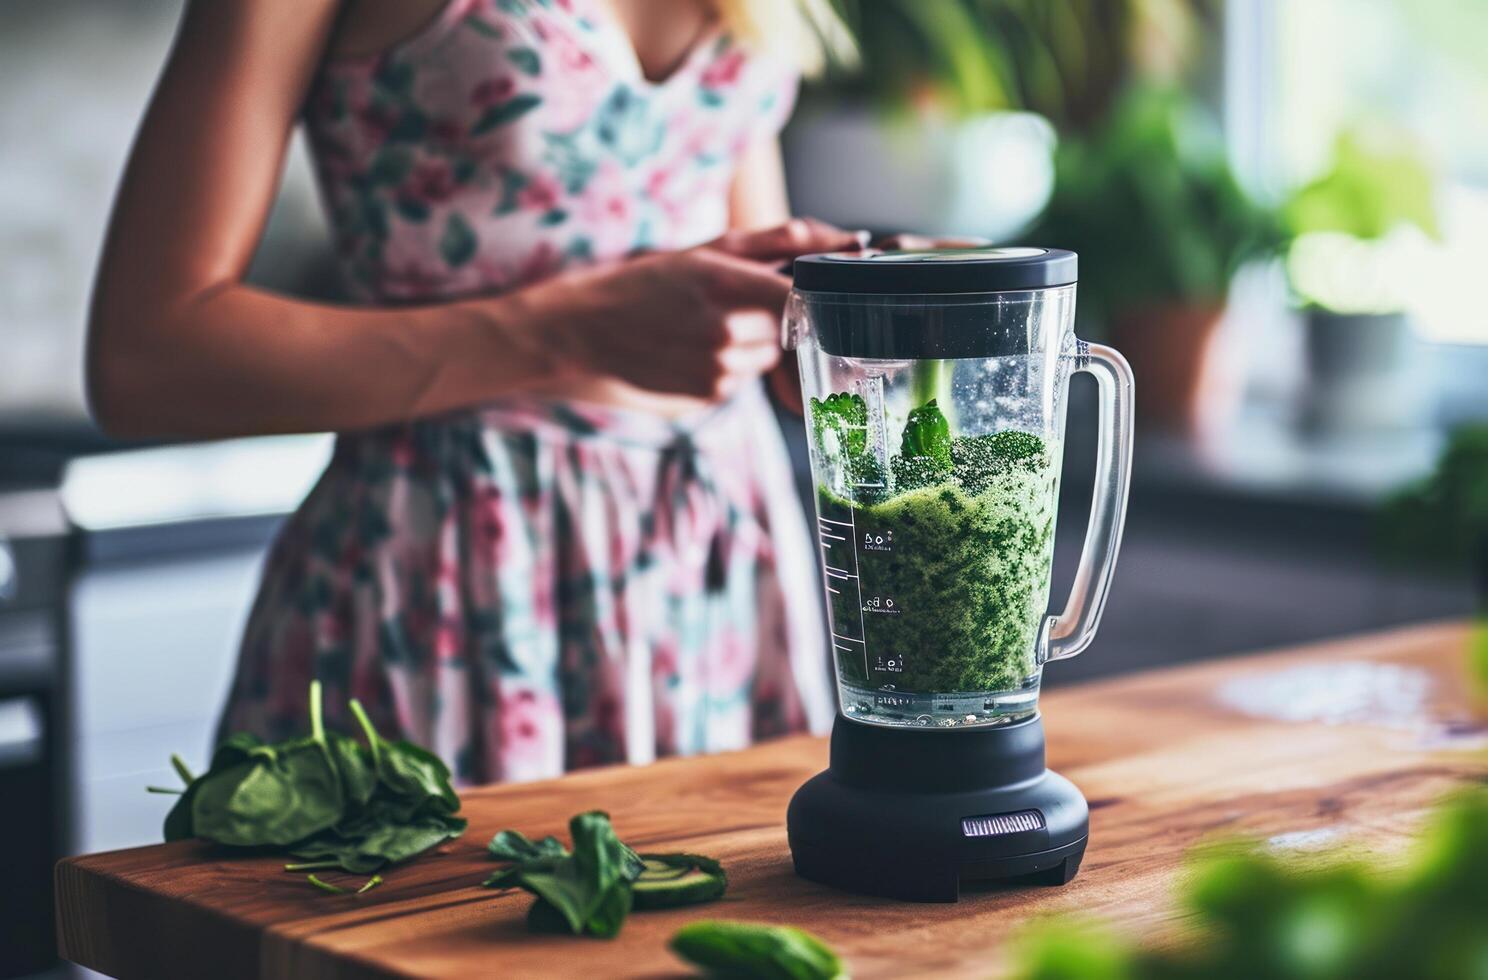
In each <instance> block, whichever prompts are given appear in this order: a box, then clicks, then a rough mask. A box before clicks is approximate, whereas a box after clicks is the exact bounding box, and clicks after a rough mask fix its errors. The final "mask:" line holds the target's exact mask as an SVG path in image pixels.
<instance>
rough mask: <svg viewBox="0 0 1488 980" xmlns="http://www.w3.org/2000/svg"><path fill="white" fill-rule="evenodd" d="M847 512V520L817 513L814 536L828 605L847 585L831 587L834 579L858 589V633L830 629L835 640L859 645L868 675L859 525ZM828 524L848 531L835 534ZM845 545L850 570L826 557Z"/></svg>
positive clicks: (845, 648)
mask: <svg viewBox="0 0 1488 980" xmlns="http://www.w3.org/2000/svg"><path fill="white" fill-rule="evenodd" d="M847 514H848V517H849V520H846V521H834V520H832V519H831V518H829V517H821V516H820V515H818V517H817V525H816V531H817V535H818V538H819V540H818V544H819V545H820V546H821V549H822V568H823V569H824V570H825V572H826V578H825V580H824V582H823V584H824V585H825V586H826V590H827V594H828V596H829V598H828V600H827V601H828V603H829V604H830V602H831V599H830V596H840V595H842V594H843V589H845V588H846V587H845V586H844V587H843V588H842V589H839V588H834V587H833V583H834V582H852V583H853V588H854V589H855V590H856V591H857V606H858V636H856V637H853V636H843V635H842V634H841V633H838V632H837V631H836V630H833V631H832V636H833V637H834V638H835V639H838V640H844V641H846V642H848V643H856V644H858V645H859V646H861V647H862V649H863V676H864V677H867V676H868V675H869V671H868V643H867V637H868V629H867V623H866V621H865V620H864V618H863V583H862V581H861V580H860V579H859V578H858V574H857V573H858V553H857V535H858V526H857V518H856V516H855V515H854V514H853V511H852V509H851V508H849V509H848V512H847ZM829 525H832V526H834V527H842V528H847V531H845V532H844V533H842V534H834V533H832V527H829ZM844 544H845V545H847V547H848V548H851V549H852V552H851V553H852V560H853V569H852V571H848V570H847V569H845V568H838V567H836V566H835V565H833V564H832V563H831V562H830V561H829V560H828V558H829V556H831V554H832V551H833V548H834V547H841V546H842V545H844ZM844 557H846V556H844ZM833 646H835V647H836V648H837V649H838V650H842V651H843V652H851V648H850V647H843V646H841V645H839V644H836V643H834V644H833Z"/></svg>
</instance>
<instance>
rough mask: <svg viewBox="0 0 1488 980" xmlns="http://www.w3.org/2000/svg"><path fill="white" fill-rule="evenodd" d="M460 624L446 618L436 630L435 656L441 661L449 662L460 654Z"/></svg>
mask: <svg viewBox="0 0 1488 980" xmlns="http://www.w3.org/2000/svg"><path fill="white" fill-rule="evenodd" d="M460 640H461V636H460V624H459V623H458V622H451V621H450V620H444V621H443V622H441V623H440V624H439V625H438V626H437V627H436V628H435V630H434V657H435V659H436V660H439V661H440V662H441V663H449V662H450V661H452V660H457V659H459V656H460V646H461V643H460Z"/></svg>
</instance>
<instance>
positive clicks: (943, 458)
mask: <svg viewBox="0 0 1488 980" xmlns="http://www.w3.org/2000/svg"><path fill="white" fill-rule="evenodd" d="M899 454H900V455H901V456H919V457H923V458H927V459H930V460H932V461H933V462H934V463H935V464H936V465H937V466H940V467H941V468H942V469H945V470H949V469H950V468H951V425H950V423H949V422H947V421H946V417H945V415H944V414H943V413H942V412H941V410H940V406H939V405H937V404H935V399H934V398H932V399H930V400H929V401H928V402H926V403H925V404H923V405H921V406H920V407H919V408H915V409H911V410H910V413H909V418H908V419H907V420H906V421H905V423H904V438H903V439H902V440H901V443H900V447H899Z"/></svg>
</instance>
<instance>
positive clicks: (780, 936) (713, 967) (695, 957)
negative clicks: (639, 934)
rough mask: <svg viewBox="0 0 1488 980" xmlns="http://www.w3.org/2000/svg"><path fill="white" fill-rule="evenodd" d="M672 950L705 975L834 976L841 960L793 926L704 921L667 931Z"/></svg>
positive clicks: (758, 979) (828, 979) (800, 979)
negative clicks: (672, 931)
mask: <svg viewBox="0 0 1488 980" xmlns="http://www.w3.org/2000/svg"><path fill="white" fill-rule="evenodd" d="M670 945H671V948H672V952H674V953H676V954H677V955H678V956H680V957H682V958H683V959H684V960H686V961H687V962H689V963H691V964H693V965H694V966H696V967H698V968H699V969H701V970H702V971H703V973H704V974H706V975H707V976H710V977H737V978H741V980H742V978H750V980H833V978H836V977H846V976H847V973H846V972H845V971H844V970H843V967H842V960H840V959H839V958H838V957H837V954H836V953H834V952H832V950H831V948H830V947H829V946H827V945H826V944H825V943H823V942H822V941H821V940H820V939H818V938H816V937H815V936H813V935H812V934H811V933H809V932H806V931H805V930H803V929H796V928H794V927H792V926H767V925H754V924H751V923H746V922H720V921H703V922H694V923H692V924H691V925H686V926H683V927H682V928H681V929H678V930H677V932H676V934H675V935H673V936H672V941H671V943H670Z"/></svg>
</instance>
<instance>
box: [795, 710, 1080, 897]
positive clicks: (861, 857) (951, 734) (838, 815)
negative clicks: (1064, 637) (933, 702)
mask: <svg viewBox="0 0 1488 980" xmlns="http://www.w3.org/2000/svg"><path fill="white" fill-rule="evenodd" d="M786 826H787V830H788V833H789V837H790V848H791V855H792V857H793V859H794V861H795V867H796V873H797V874H799V875H800V876H801V877H803V878H806V879H808V880H810V881H816V882H819V883H821V884H825V885H832V886H834V887H837V888H842V889H845V890H847V891H853V892H859V893H862V894H866V895H880V896H884V897H887V898H897V899H903V900H907V901H918V902H954V901H956V900H957V899H958V898H959V897H960V894H961V890H962V888H963V887H966V886H968V885H973V884H975V883H977V882H997V881H1002V882H1008V883H1020V882H1021V883H1027V884H1048V885H1062V884H1065V883H1066V882H1068V881H1069V880H1070V879H1072V878H1074V876H1075V873H1076V872H1077V871H1078V870H1079V868H1080V861H1081V859H1082V858H1083V857H1084V855H1085V844H1086V840H1087V838H1088V836H1089V829H1090V810H1089V807H1088V806H1087V805H1086V803H1085V798H1084V796H1082V795H1081V794H1080V791H1079V790H1078V789H1076V788H1075V785H1074V784H1073V783H1071V782H1070V781H1069V780H1068V779H1065V778H1064V777H1063V776H1061V775H1059V774H1058V773H1056V772H1051V771H1049V770H1048V769H1045V768H1044V728H1043V722H1042V721H1041V720H1040V719H1039V717H1038V716H1037V715H1034V716H1033V717H1031V718H1029V719H1027V720H1026V721H1021V722H1017V723H1014V724H1011V725H1007V726H1004V727H999V728H986V729H962V730H948V731H947V730H937V729H900V728H887V727H882V726H877V725H866V724H862V723H859V722H853V721H848V720H847V719H845V718H843V717H841V716H838V718H837V720H836V722H835V723H834V725H833V728H832V757H831V765H830V766H829V768H828V769H827V770H826V771H825V772H822V773H819V774H817V775H816V776H814V777H812V778H811V779H810V780H808V781H807V782H806V783H805V784H804V785H803V786H802V787H801V788H800V789H799V790H797V791H796V795H795V796H794V797H793V798H792V799H791V802H790V809H789V811H788V813H787V817H786Z"/></svg>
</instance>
